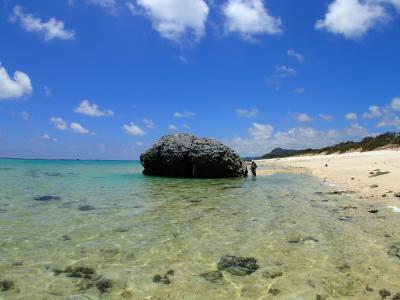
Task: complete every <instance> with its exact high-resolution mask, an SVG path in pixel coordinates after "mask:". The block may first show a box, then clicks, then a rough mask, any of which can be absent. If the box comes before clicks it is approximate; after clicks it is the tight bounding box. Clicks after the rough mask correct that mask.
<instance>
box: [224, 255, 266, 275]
mask: <svg viewBox="0 0 400 300" xmlns="http://www.w3.org/2000/svg"><path fill="white" fill-rule="evenodd" d="M217 268H218V270H220V271H227V272H228V273H230V274H232V275H236V276H245V275H249V274H251V273H253V272H255V271H257V269H258V268H259V265H258V264H257V259H255V258H254V257H249V258H245V257H238V256H230V255H225V256H222V257H221V258H220V260H219V262H218V264H217Z"/></svg>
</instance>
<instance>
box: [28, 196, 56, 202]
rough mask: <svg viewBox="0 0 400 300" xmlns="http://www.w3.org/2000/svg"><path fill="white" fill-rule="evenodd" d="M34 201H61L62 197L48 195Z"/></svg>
mask: <svg viewBox="0 0 400 300" xmlns="http://www.w3.org/2000/svg"><path fill="white" fill-rule="evenodd" d="M33 200H35V201H40V202H50V201H60V200H61V197H58V196H49V195H46V196H40V197H35V198H33Z"/></svg>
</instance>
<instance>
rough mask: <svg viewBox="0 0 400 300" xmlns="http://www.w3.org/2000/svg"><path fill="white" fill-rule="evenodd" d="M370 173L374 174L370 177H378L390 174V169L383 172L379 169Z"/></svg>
mask: <svg viewBox="0 0 400 300" xmlns="http://www.w3.org/2000/svg"><path fill="white" fill-rule="evenodd" d="M369 174H372V175H370V176H369V177H370V178H372V177H378V176H382V175H386V174H390V172H389V171H384V172H382V171H380V170H378V171H376V172H375V173H374V172H370V173H369Z"/></svg>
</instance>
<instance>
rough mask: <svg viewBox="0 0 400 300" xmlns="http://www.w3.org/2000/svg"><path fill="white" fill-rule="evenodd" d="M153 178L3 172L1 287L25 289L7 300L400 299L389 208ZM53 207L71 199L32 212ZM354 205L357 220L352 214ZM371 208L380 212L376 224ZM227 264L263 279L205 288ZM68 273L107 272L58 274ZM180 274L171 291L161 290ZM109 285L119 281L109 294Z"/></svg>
mask: <svg viewBox="0 0 400 300" xmlns="http://www.w3.org/2000/svg"><path fill="white" fill-rule="evenodd" d="M141 170H142V168H141V166H140V164H139V163H138V162H127V161H125V162H124V161H61V160H60V161H56V160H54V161H45V160H0V232H1V235H0V282H4V281H5V280H7V281H10V282H12V283H13V286H12V287H11V288H10V289H8V290H6V289H4V291H1V283H0V299H381V296H380V295H379V291H380V290H382V289H387V290H388V291H390V292H391V294H392V296H394V295H395V294H396V293H397V292H400V279H399V276H398V274H399V271H400V259H399V258H398V257H396V256H395V255H391V254H393V247H392V246H393V245H396V243H399V242H400V222H399V214H396V213H395V212H393V211H391V210H389V209H386V208H385V205H384V204H383V203H372V202H368V201H370V200H366V199H358V198H357V197H356V196H355V195H346V194H344V195H327V194H326V192H329V191H330V189H329V187H327V186H326V185H324V184H323V183H322V182H320V181H319V180H318V179H316V178H313V177H310V176H305V175H299V174H280V175H272V176H265V177H258V178H256V179H255V178H247V179H221V180H187V179H186V180H185V179H167V178H152V177H144V176H143V175H142V174H141ZM45 195H50V196H57V197H61V199H60V200H55V201H49V202H43V201H35V200H34V198H35V197H40V196H45ZM350 204H351V205H352V206H354V207H357V209H351V210H346V209H343V207H345V206H348V205H350ZM371 205H373V206H374V207H377V208H378V209H379V213H378V214H370V213H368V208H370V206H371ZM399 249H400V248H399ZM223 255H237V256H244V257H254V258H256V259H257V260H258V264H259V266H260V268H259V269H258V270H257V271H256V272H254V273H252V274H251V275H249V276H233V275H231V274H230V273H228V272H225V271H224V272H223V277H222V278H221V279H219V280H217V281H216V282H209V281H207V280H205V279H204V278H203V277H201V276H200V274H202V273H204V272H208V271H214V270H216V268H217V267H216V265H217V262H218V260H219V259H220V257H221V256H223ZM68 267H71V268H77V267H88V268H91V269H93V272H95V274H94V275H93V274H92V275H90V277H91V278H90V279H88V278H76V277H77V276H72V277H71V272H69V273H68V272H63V273H61V274H58V272H57V270H62V271H65V270H66V269H68ZM168 270H174V275H171V276H170V277H169V278H170V280H171V283H170V284H163V283H154V282H153V280H152V278H153V277H154V275H156V274H161V275H164V274H165V273H166V272H167V271H168ZM268 274H279V276H278V275H277V276H274V278H271V276H270V275H268ZM101 280H109V281H107V282H109V283H110V286H109V287H107V288H106V289H105V290H103V293H102V290H101V288H100V287H99V286H98V284H97V283H98V282H99V281H101ZM103 282H104V281H103ZM392 296H391V297H392ZM317 297H319V298H317ZM388 299H390V298H388Z"/></svg>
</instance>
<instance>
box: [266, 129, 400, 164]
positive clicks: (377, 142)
mask: <svg viewBox="0 0 400 300" xmlns="http://www.w3.org/2000/svg"><path fill="white" fill-rule="evenodd" d="M386 146H400V133H395V132H387V133H384V134H381V135H378V136H375V137H366V138H364V139H362V140H361V141H360V142H351V141H349V142H343V143H339V144H336V145H334V146H330V147H325V148H321V149H305V150H286V149H281V148H276V149H274V150H272V151H271V152H270V153H268V154H265V155H263V156H262V158H264V159H268V158H281V157H289V156H294V155H305V154H321V153H326V154H332V153H345V152H349V151H354V150H360V151H362V152H365V151H372V150H376V149H379V148H382V147H386Z"/></svg>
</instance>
